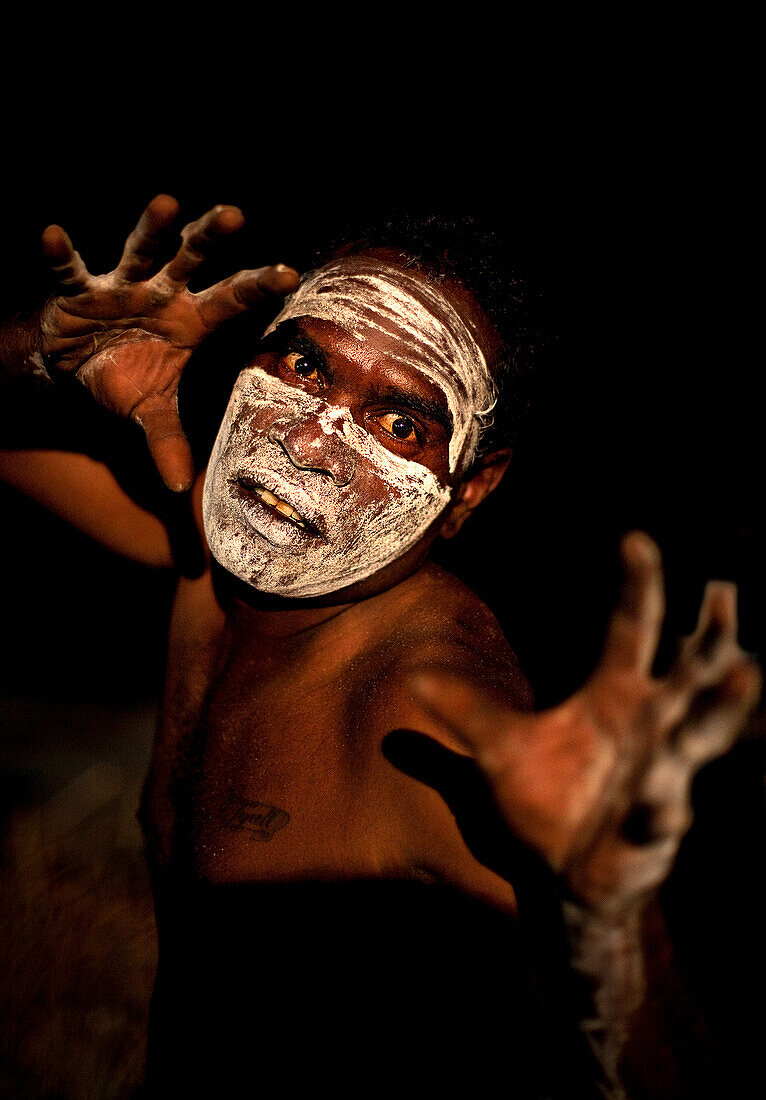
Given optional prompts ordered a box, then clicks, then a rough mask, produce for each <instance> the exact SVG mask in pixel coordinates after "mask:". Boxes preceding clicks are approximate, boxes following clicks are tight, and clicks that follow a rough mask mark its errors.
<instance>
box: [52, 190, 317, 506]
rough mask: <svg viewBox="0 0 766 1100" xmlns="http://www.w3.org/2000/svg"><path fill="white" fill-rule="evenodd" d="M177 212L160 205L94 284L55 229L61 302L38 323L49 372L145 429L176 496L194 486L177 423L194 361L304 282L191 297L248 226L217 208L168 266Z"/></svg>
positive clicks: (170, 202) (237, 285)
mask: <svg viewBox="0 0 766 1100" xmlns="http://www.w3.org/2000/svg"><path fill="white" fill-rule="evenodd" d="M178 211H179V206H178V203H177V201H176V200H175V199H174V198H172V197H171V196H170V195H157V196H156V198H154V199H152V201H151V202H150V203H149V205H148V206H147V208H146V210H145V211H144V213H143V214H142V216H141V218H140V220H139V222H138V225H137V226H136V228H135V229H134V230H133V232H132V233H131V234H130V236H129V237H128V239H127V241H126V242H125V248H124V251H123V254H122V257H121V259H120V262H119V264H118V265H117V267H116V268H115V269H114V271H111V272H109V274H107V275H91V274H90V272H89V271H88V269H87V267H86V266H85V264H84V263H83V261H82V259H81V257H80V256H79V254H78V253H77V252H76V251H75V250H74V247H73V246H72V242H71V241H70V239H69V237H68V236H67V234H66V233H65V232H64V230H63V229H62V228H61V227H60V226H58V225H51V226H48V228H47V229H46V230H45V232H44V233H43V238H42V244H43V251H44V253H45V256H46V257H47V259H48V261H49V263H50V264H51V267H52V268H53V271H54V272H55V274H56V276H57V279H58V293H57V294H56V296H55V297H52V298H51V299H49V301H48V302H47V303H46V305H45V307H44V308H43V311H42V315H41V321H40V332H41V345H40V348H41V351H42V354H43V357H44V361H45V363H46V365H47V366H51V367H53V368H54V369H56V370H61V371H69V372H72V373H75V374H76V375H77V377H78V378H79V379H80V381H82V382H83V383H84V385H85V386H87V388H88V389H89V390H90V391H91V393H92V394H93V396H94V397H95V398H96V400H97V401H98V402H99V403H100V404H102V405H104V406H105V407H106V408H108V409H110V410H111V411H112V412H115V413H117V414H119V415H121V416H125V417H130V418H131V419H133V420H135V421H136V422H137V423H138V424H140V425H141V427H142V428H143V430H144V432H145V433H146V440H147V443H148V445H149V450H150V451H151V454H152V457H153V459H154V462H155V464H156V466H157V469H158V471H159V473H160V475H161V476H162V479H163V481H164V482H165V484H166V485H167V486H168V488H170V489H173V490H174V491H176V492H180V491H183V490H185V489H188V488H189V487H190V486H191V483H192V480H193V476H194V467H193V463H192V455H191V449H190V447H189V443H188V440H187V439H186V436H185V435H184V431H183V428H182V427H181V422H180V419H179V416H178V384H179V381H180V378H181V374H182V372H183V370H184V367H185V366H186V364H187V362H188V360H189V358H190V356H191V354H192V352H193V351H194V349H195V348H196V347H197V346H198V345H199V344H201V343H202V341H203V340H204V338H205V337H206V336H207V335H208V334H209V333H211V332H212V331H213V330H214V329H216V328H217V327H218V326H219V325H220V324H222V323H223V322H224V321H226V320H228V319H229V318H230V317H234V316H236V315H237V314H239V313H242V312H244V311H245V310H247V309H249V308H250V307H251V306H252V305H253V304H255V303H256V302H258V301H260V300H262V299H263V298H265V297H267V296H268V295H271V294H275V295H284V294H289V293H291V292H292V291H293V290H295V288H296V287H297V285H298V274H297V272H296V271H294V270H293V269H292V268H288V267H285V266H284V265H283V264H277V265H275V266H271V267H262V268H258V269H256V270H248V271H239V272H237V273H236V274H235V275H232V276H230V277H229V278H228V279H224V280H222V281H221V282H218V283H216V284H215V285H213V286H211V287H208V288H207V289H206V290H203V291H200V292H199V293H197V294H192V293H191V292H190V291H189V290H188V283H189V280H190V279H191V277H192V275H193V274H194V273H195V271H196V270H197V268H198V267H199V266H200V265H201V264H202V263H203V262H204V260H205V258H206V256H207V253H208V251H209V249H210V247H211V246H212V245H213V244H214V242H215V241H216V240H217V239H218V238H220V237H222V236H225V235H227V234H229V233H234V232H236V231H237V230H239V229H241V227H242V226H243V224H244V217H243V215H242V212H241V211H240V210H239V209H238V208H237V207H236V206H216V207H214V208H213V209H212V210H209V211H208V212H207V213H206V214H204V215H203V216H202V217H201V218H199V219H198V220H197V221H195V222H191V223H190V224H189V225H187V226H185V227H184V229H183V230H182V232H181V240H182V243H181V247H180V248H179V249H178V250H177V252H176V253H175V255H174V256H173V258H172V259H171V260H169V261H168V262H167V263H164V264H163V263H162V259H161V257H162V256H163V255H167V242H168V236H169V233H170V230H171V226H172V224H173V222H174V221H175V219H176V218H177V216H178Z"/></svg>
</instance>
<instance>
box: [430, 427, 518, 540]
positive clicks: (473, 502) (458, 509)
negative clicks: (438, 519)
mask: <svg viewBox="0 0 766 1100" xmlns="http://www.w3.org/2000/svg"><path fill="white" fill-rule="evenodd" d="M512 454H513V452H512V451H511V450H510V449H509V448H505V449H503V450H501V451H493V452H492V454H488V455H483V456H482V457H481V458H479V459H477V460H476V462H475V463H474V464H473V466H472V467H471V471H470V473H469V474H468V476H467V477H466V479H465V480H464V481H463V482H461V485H460V488H459V489H458V490H457V492H456V494H455V497H454V502H453V505H452V508H451V509H450V511H449V514H448V516H447V518H446V519H445V521H444V525H443V527H442V529H441V531H440V532H439V534H440V535H441V537H442V538H444V539H451V538H453V537H454V536H455V535H456V534H457V533H458V531H459V530H460V528H461V527H462V526H463V524H464V523H465V521H466V520H467V519H468V517H469V516H470V514H471V512H472V511H473V510H474V508H478V506H479V505H480V504H481V502H482V501H483V500H484V499H485V498H486V497H488V496H489V494H490V493H491V492H492V490H493V489H496V488H497V486H498V485H499V484H500V481H501V479H502V476H503V474H504V473H505V471H506V470H507V469H508V463H509V462H510V461H511V456H512Z"/></svg>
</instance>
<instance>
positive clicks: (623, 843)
mask: <svg viewBox="0 0 766 1100" xmlns="http://www.w3.org/2000/svg"><path fill="white" fill-rule="evenodd" d="M623 557H624V564H625V581H624V585H623V592H622V595H621V599H620V602H619V605H618V607H617V610H616V612H615V614H614V616H613V617H612V620H611V623H610V627H609V631H608V635H607V641H606V644H605V647H604V652H603V655H602V659H601V661H600V662H599V665H598V667H597V668H596V670H595V672H594V674H593V675H592V677H591V678H590V680H589V681H588V682H587V683H586V684H585V686H584V687H583V688H582V689H581V690H580V691H579V692H577V693H576V694H575V695H574V696H573V697H572V698H571V699H569V700H567V701H566V702H564V703H563V704H561V705H560V706H558V707H555V708H553V709H552V710H549V711H545V712H542V713H539V714H533V715H525V714H521V713H518V712H513V711H511V710H510V709H509V708H508V707H507V705H504V704H502V703H499V702H496V701H495V700H493V699H491V698H489V697H488V695H487V693H486V692H483V691H480V690H478V689H477V688H476V686H475V685H472V684H470V683H468V682H465V681H461V680H458V679H457V678H455V677H454V676H445V675H440V674H437V673H435V672H434V671H433V670H429V671H428V672H425V673H424V674H422V675H421V676H419V677H417V678H415V679H414V680H413V684H412V686H413V691H414V692H415V694H416V696H417V698H419V699H420V701H421V702H422V704H423V705H424V706H425V707H427V708H428V709H429V711H430V712H431V713H432V714H433V715H434V716H437V717H439V718H440V719H441V721H442V722H444V724H445V725H446V726H447V728H448V729H449V730H450V731H451V732H452V734H453V735H454V736H455V737H457V738H458V739H459V740H461V741H462V743H463V744H464V745H465V746H466V748H468V749H470V751H471V752H472V753H473V755H474V757H475V759H476V761H477V763H478V764H479V766H480V767H481V769H482V771H483V774H484V775H485V777H486V779H487V781H488V783H489V785H490V787H491V789H492V791H493V794H494V798H495V801H496V804H497V806H498V808H499V809H500V811H501V813H502V815H503V817H504V818H505V820H506V822H507V823H508V824H509V825H510V827H511V829H512V831H513V833H514V834H515V835H516V836H517V837H519V838H520V839H521V840H523V841H524V842H525V843H526V844H527V845H528V846H529V847H530V848H531V849H534V850H536V851H537V852H538V853H539V854H540V855H541V856H543V858H544V860H545V862H546V863H547V865H548V867H549V868H550V869H551V870H552V872H553V873H554V875H555V881H556V884H557V888H558V893H559V897H560V900H561V916H562V924H563V927H564V929H565V932H566V936H567V938H568V944H569V963H570V967H571V981H570V993H571V996H570V1004H571V1005H572V1007H573V1008H575V1006H576V1012H577V1014H578V1016H579V1019H580V1026H581V1030H582V1033H583V1035H584V1036H585V1038H586V1039H587V1041H588V1044H589V1047H590V1049H591V1052H592V1054H593V1056H594V1058H595V1061H596V1063H597V1064H598V1066H599V1067H600V1078H601V1079H600V1081H599V1082H598V1084H599V1087H600V1088H601V1090H602V1093H603V1095H606V1096H614V1097H617V1096H621V1095H623V1090H622V1084H621V1080H620V1070H619V1063H620V1059H621V1056H622V1051H623V1048H624V1044H625V1041H626V1038H627V1036H628V1032H629V1028H630V1025H631V1020H632V1019H634V1018H635V1013H636V1010H637V1009H638V1007H639V1006H640V1005H641V1003H642V1001H643V999H644V983H645V975H644V966H643V953H642V944H641V938H642V931H643V927H642V926H643V921H644V913H645V910H646V906H647V904H648V903H649V902H650V901H651V900H652V899H653V897H654V896H655V893H656V890H657V888H658V887H659V885H660V884H661V883H662V881H663V880H664V878H665V877H666V876H667V874H668V872H669V870H670V867H671V866H672V863H673V860H674V859H675V855H676V852H677V850H678V846H679V843H680V840H681V838H682V836H683V835H684V833H685V832H686V830H687V829H688V827H689V824H690V820H691V811H690V787H691V782H692V779H693V777H694V775H695V773H696V771H697V770H698V769H699V768H700V767H701V766H702V765H703V764H704V763H706V762H707V761H709V760H711V759H713V758H714V757H716V756H719V755H720V754H722V753H723V752H725V751H726V750H727V749H728V748H729V746H730V745H731V744H732V742H733V740H734V738H735V736H736V734H737V733H738V732H739V730H740V729H741V728H742V726H743V725H744V723H745V721H746V719H747V716H748V714H749V712H750V711H751V709H752V708H753V707H754V705H755V702H756V700H757V697H758V693H759V687H760V676H759V673H758V670H757V669H756V668H755V667H754V665H753V664H752V662H751V661H750V660H749V658H748V657H747V656H746V655H745V654H744V653H743V652H742V650H741V649H740V648H739V646H738V645H737V641H736V630H737V628H736V590H735V589H734V587H733V586H732V585H728V584H722V583H713V584H710V585H708V588H707V591H706V594H705V600H704V602H703V606H702V609H701V611H700V617H699V622H698V625H697V629H696V630H695V632H694V634H693V635H692V636H691V637H689V638H688V639H686V640H685V642H684V644H683V646H682V648H681V651H680V654H679V657H678V659H677V661H676V663H675V665H674V667H673V668H672V669H671V671H670V672H669V673H668V674H667V675H666V676H664V677H661V678H655V677H653V676H652V675H651V670H652V665H653V663H654V657H655V653H656V647H657V643H658V639H659V633H660V629H661V624H662V620H663V611H664V593H663V582H662V571H661V567H660V561H659V554H658V552H657V548H656V547H655V546H654V544H653V543H652V542H651V540H649V539H648V538H647V537H646V536H642V535H633V536H630V537H628V538H627V539H626V540H625V542H624V544H623ZM519 904H520V912H521V914H522V917H523V911H524V905H523V897H522V896H519Z"/></svg>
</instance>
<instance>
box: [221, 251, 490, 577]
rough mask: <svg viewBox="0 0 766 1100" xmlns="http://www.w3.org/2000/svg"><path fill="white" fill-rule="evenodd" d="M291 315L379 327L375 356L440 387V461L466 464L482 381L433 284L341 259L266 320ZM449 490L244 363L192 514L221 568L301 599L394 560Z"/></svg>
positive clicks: (481, 366) (340, 413)
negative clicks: (381, 337) (381, 346)
mask: <svg viewBox="0 0 766 1100" xmlns="http://www.w3.org/2000/svg"><path fill="white" fill-rule="evenodd" d="M414 288H417V295H418V297H415V296H414V295H413V294H412V293H410V289H414ZM425 301H428V302H429V303H430V304H431V306H432V308H431V309H429V308H428V307H427V306H426V305H425V304H424V302H425ZM292 317H310V318H317V319H320V320H330V321H332V322H333V323H334V324H336V325H338V326H340V327H341V328H342V329H343V330H344V331H345V332H347V333H349V334H350V335H352V336H353V337H354V338H356V339H358V340H360V341H362V342H363V341H365V337H366V334H367V335H368V334H369V330H371V329H375V328H377V329H378V330H379V331H382V332H383V333H385V334H386V336H387V337H388V338H389V339H388V345H389V347H390V348H392V349H393V353H392V354H389V352H388V351H387V353H386V358H387V359H391V360H392V361H394V362H397V363H399V364H404V365H405V366H406V367H409V368H411V369H414V370H416V371H417V372H418V373H419V374H422V375H424V376H425V377H426V378H428V379H429V380H430V381H432V382H434V383H436V385H438V387H439V388H440V389H441V390H442V392H443V393H444V394H445V397H446V399H447V404H448V407H449V410H450V413H451V416H452V423H453V431H452V435H451V437H450V444H449V459H450V470H454V469H455V467H456V465H457V463H458V461H459V460H460V459H461V456H462V458H463V461H464V462H465V463H467V461H468V459H469V458H470V456H471V455H472V454H473V451H474V449H475V445H476V441H477V439H478V426H479V419H480V418H479V415H478V414H477V412H476V410H485V409H486V407H487V405H489V404H490V403H491V398H492V394H493V390H492V383H491V378H490V376H489V372H488V370H487V367H486V363H485V361H484V357H483V355H482V353H481V350H480V349H479V347H478V345H477V344H476V342H475V340H474V339H473V336H472V335H471V333H470V332H469V330H468V329H467V327H466V325H465V324H464V323H463V321H462V320H461V318H460V316H459V315H458V314H457V313H456V311H455V310H454V309H453V308H452V306H451V305H450V304H449V303H448V302H447V300H446V299H445V298H444V297H443V296H442V295H441V294H440V293H439V292H438V291H436V290H434V289H433V288H432V287H429V286H428V285H427V284H425V283H422V282H421V281H420V280H416V279H415V278H414V277H413V276H411V275H410V274H408V273H407V272H404V271H401V270H400V269H398V268H394V267H391V266H390V265H387V264H383V263H380V262H379V261H374V260H371V259H368V258H365V257H352V258H350V259H348V260H341V261H337V262H334V263H332V264H329V265H327V267H325V268H322V269H320V271H318V272H314V273H313V274H311V275H309V276H307V277H306V279H305V280H304V281H303V282H302V284H301V286H300V288H299V289H298V291H297V292H296V293H295V294H294V295H293V296H292V298H291V299H289V300H288V302H287V304H286V306H285V308H284V310H283V311H282V313H281V314H280V315H279V316H278V317H277V319H276V320H275V321H274V323H273V324H272V325H271V326H270V328H269V329H268V330H267V331H269V332H271V331H272V330H273V329H274V328H275V327H276V326H277V325H278V324H279V323H280V322H281V321H283V320H286V319H288V318H292ZM264 491H265V493H266V495H265V497H264ZM450 497H451V489H450V488H449V487H448V486H446V485H442V484H440V482H439V481H438V480H437V478H436V477H435V476H434V474H433V473H432V471H431V470H429V469H428V468H427V467H425V466H423V465H421V464H420V463H418V462H414V461H411V460H409V459H406V458H403V457H401V456H400V455H398V454H394V453H393V451H392V450H389V449H388V448H387V447H385V446H384V445H383V444H382V443H381V442H380V441H379V440H378V439H377V438H375V437H374V436H373V435H371V434H370V433H369V432H368V431H367V430H365V428H363V427H362V426H361V425H359V424H357V423H356V422H355V421H354V419H353V417H352V414H351V411H350V409H348V408H341V407H339V406H333V405H330V404H329V403H328V402H327V401H324V400H322V399H321V398H319V397H315V396H313V395H312V394H310V393H308V392H306V391H305V390H304V389H303V388H302V387H301V386H300V385H299V384H292V385H291V384H288V383H285V382H283V381H281V380H280V379H278V378H275V377H273V376H272V375H271V374H269V373H267V372H266V371H264V370H262V369H260V368H259V367H251V368H248V369H247V370H245V371H243V372H242V373H241V374H240V376H239V379H238V380H237V383H236V385H235V387H234V391H233V393H232V397H231V400H230V402H229V406H228V408H227V411H226V415H225V417H224V421H223V423H222V425H221V428H220V430H219V433H218V438H217V439H216V443H215V446H214V449H213V453H212V455H211V459H210V464H209V466H208V472H207V476H206V478H205V490H204V497H203V515H204V522H205V532H206V535H207V538H208V542H209V544H210V549H211V551H212V553H213V555H214V557H215V558H216V560H217V561H218V562H219V563H220V564H221V565H223V566H224V568H225V569H227V570H228V571H229V572H231V573H233V574H234V575H235V576H237V577H239V578H240V579H241V580H243V581H245V582H246V583H247V584H250V585H252V586H253V587H254V588H257V589H259V590H260V591H262V592H269V593H274V594H278V595H282V596H291V597H311V596H323V595H326V594H327V593H329V592H334V591H337V590H338V589H340V588H344V587H346V586H348V585H351V584H354V583H356V582H357V581H360V580H364V579H365V578H367V577H369V576H371V575H372V574H373V573H376V572H378V571H379V570H381V569H383V568H385V567H386V566H387V565H390V564H391V563H392V562H394V561H396V560H397V559H398V558H400V557H401V556H402V555H403V554H405V553H406V552H407V551H408V550H409V549H410V548H411V547H412V546H414V545H415V544H416V543H417V542H418V541H419V540H420V539H421V537H422V536H423V535H424V534H425V532H426V531H427V530H428V528H429V527H430V526H431V524H432V523H433V522H434V520H436V519H437V517H438V516H439V515H440V513H441V512H443V510H444V508H445V507H446V505H447V503H448V502H449V500H450ZM276 498H278V501H277V499H276ZM276 505H278V509H279V513H281V514H278V513H277V512H275V510H274V508H275V506H276Z"/></svg>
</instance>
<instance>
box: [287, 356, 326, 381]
mask: <svg viewBox="0 0 766 1100" xmlns="http://www.w3.org/2000/svg"><path fill="white" fill-rule="evenodd" d="M285 363H286V364H287V366H288V368H289V369H290V370H291V371H294V372H295V373H296V374H297V375H298V376H299V377H300V378H305V379H307V380H308V381H309V382H317V381H318V380H319V371H318V370H317V368H316V365H315V364H314V363H313V362H312V361H311V359H309V357H308V355H302V354H301V352H299V351H288V353H287V355H286V356H285Z"/></svg>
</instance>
